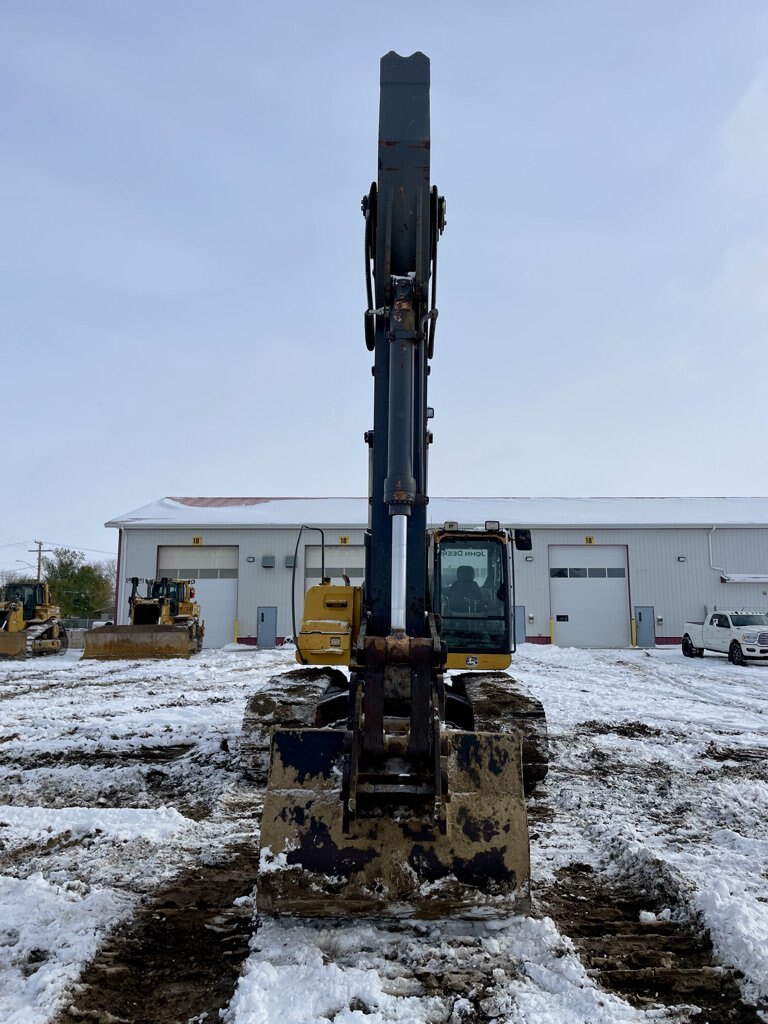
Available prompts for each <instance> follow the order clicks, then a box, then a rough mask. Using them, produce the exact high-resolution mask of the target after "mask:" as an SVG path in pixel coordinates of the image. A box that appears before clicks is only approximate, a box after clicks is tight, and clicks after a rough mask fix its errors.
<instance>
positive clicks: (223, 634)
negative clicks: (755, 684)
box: [106, 498, 768, 647]
mask: <svg viewBox="0 0 768 1024" xmlns="http://www.w3.org/2000/svg"><path fill="white" fill-rule="evenodd" d="M367 509H368V502H367V499H365V498H161V499H160V500H159V501H156V502H153V503H152V504H150V505H147V506H145V507H144V508H140V509H137V510H136V511H134V512H129V513H127V514H125V515H122V516H118V517H117V518H116V519H112V520H110V522H108V523H107V524H106V525H107V526H113V527H116V528H117V529H118V530H119V531H120V543H119V549H118V580H119V586H118V595H117V610H116V615H117V618H116V621H117V622H119V623H123V622H125V621H127V612H128V593H129V586H128V585H127V583H126V581H127V579H128V578H130V577H131V576H139V577H142V578H148V577H162V576H168V577H174V578H182V579H195V580H196V581H197V582H196V591H197V598H198V600H199V602H200V605H201V607H202V612H203V618H204V620H205V626H206V646H208V647H221V646H223V645H224V644H226V643H230V642H232V640H234V639H236V638H237V639H238V640H240V641H241V642H245V643H255V642H256V640H257V638H258V642H259V643H260V644H262V645H263V646H273V645H274V644H275V642H277V643H280V642H281V641H282V638H284V637H286V636H292V635H293V634H294V623H293V620H292V581H293V579H294V569H293V562H294V552H295V551H296V541H297V537H298V531H299V528H300V527H301V526H302V525H306V526H308V527H311V528H312V529H308V530H305V531H304V533H303V534H302V537H301V543H300V546H299V549H298V554H297V559H296V570H295V583H293V586H294V588H295V596H296V601H295V603H296V615H297V619H300V616H301V604H302V594H303V592H304V589H305V588H306V587H308V586H311V585H312V584H313V583H315V582H317V581H318V580H319V578H320V576H321V573H322V570H321V539H322V540H324V557H325V575H326V576H330V577H332V578H333V579H334V581H335V582H340V581H341V577H342V576H343V575H346V576H348V577H349V578H350V579H351V581H352V582H353V583H359V582H361V581H362V578H363V571H364V570H363V565H364V557H363V536H364V531H365V524H366V522H367ZM429 520H430V522H431V523H432V524H434V525H440V524H442V523H444V522H446V521H457V522H458V523H459V524H460V525H461V526H463V527H468V526H482V524H483V523H484V522H485V521H486V520H498V521H499V522H500V523H501V524H502V525H504V526H508V527H513V528H514V527H518V528H519V527H523V528H527V529H530V530H531V534H532V540H533V550H532V551H529V552H517V553H516V556H515V567H516V589H515V605H516V616H515V624H516V625H515V628H516V634H517V638H518V642H521V641H523V640H527V641H528V642H533V643H555V644H558V645H560V646H573V647H628V646H630V645H632V644H633V643H635V644H637V645H638V646H653V645H654V644H670V643H678V642H679V640H680V636H681V630H682V625H683V622H684V621H686V620H687V619H696V618H701V617H702V616H703V614H704V612H705V609H712V608H714V607H719V608H723V609H725V608H749V609H757V610H767V609H768V498H432V499H431V500H430V504H429ZM320 531H322V538H321V533H320Z"/></svg>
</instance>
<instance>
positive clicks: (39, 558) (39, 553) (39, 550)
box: [27, 540, 53, 583]
mask: <svg viewBox="0 0 768 1024" xmlns="http://www.w3.org/2000/svg"><path fill="white" fill-rule="evenodd" d="M44 543H45V541H42V540H36V541H35V544H37V582H38V583H41V582H42V579H43V544H44ZM27 550H28V551H29V553H30V554H31V555H34V553H35V552H34V550H33V549H32V548H27ZM52 550H53V549H52V548H45V553H46V554H48V552H49V551H52Z"/></svg>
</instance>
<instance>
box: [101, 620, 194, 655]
mask: <svg viewBox="0 0 768 1024" xmlns="http://www.w3.org/2000/svg"><path fill="white" fill-rule="evenodd" d="M196 652H197V642H196V641H195V640H192V639H191V638H190V635H189V631H188V630H187V629H186V627H180V626H99V627H98V628H96V629H89V630H88V632H87V633H86V634H85V638H84V644H83V658H94V659H98V660H101V661H117V660H119V659H124V660H132V659H134V658H188V657H189V656H190V655H191V654H195V653H196Z"/></svg>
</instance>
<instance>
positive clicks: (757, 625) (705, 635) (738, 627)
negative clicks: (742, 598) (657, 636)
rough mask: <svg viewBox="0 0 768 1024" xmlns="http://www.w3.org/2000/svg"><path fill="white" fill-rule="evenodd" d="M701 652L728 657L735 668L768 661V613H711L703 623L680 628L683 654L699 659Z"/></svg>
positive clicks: (693, 623) (687, 623) (687, 624)
mask: <svg viewBox="0 0 768 1024" xmlns="http://www.w3.org/2000/svg"><path fill="white" fill-rule="evenodd" d="M704 651H717V652H718V653H720V654H727V655H728V660H729V661H732V662H733V664H734V665H746V663H747V662H748V661H752V660H754V661H768V614H766V613H765V612H711V613H710V614H709V615H707V617H706V619H705V620H704V622H686V624H685V625H684V626H683V654H684V655H685V656H686V658H702V657H703V656H704Z"/></svg>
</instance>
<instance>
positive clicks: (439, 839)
mask: <svg viewBox="0 0 768 1024" xmlns="http://www.w3.org/2000/svg"><path fill="white" fill-rule="evenodd" d="M350 740H351V735H350V734H348V733H346V732H345V731H343V730H331V729H285V730H279V731H275V733H274V734H273V738H272V751H271V765H270V773H269V782H268V786H267V793H266V796H265V801H264V813H263V817H262V826H261V850H260V858H259V883H258V894H257V906H258V908H259V910H260V911H261V912H263V913H266V914H298V915H301V916H308V917H337V916H346V915H360V916H365V917H398V918H400V917H421V918H435V917H444V916H459V917H482V916H488V915H498V914H499V913H504V914H507V913H513V912H514V913H521V912H522V913H525V912H527V911H528V910H529V909H530V854H529V847H528V826H527V818H526V810H525V800H524V796H523V783H522V767H521V739H520V735H519V734H518V733H509V734H503V735H502V734H498V733H475V732H458V731H450V732H449V731H447V732H444V733H443V752H444V753H445V754H447V759H446V763H447V782H448V787H447V788H448V792H447V795H446V797H445V803H444V809H445V814H444V819H443V821H442V822H440V821H439V820H435V819H433V818H432V817H431V816H421V817H420V816H417V815H415V814H414V813H413V812H412V811H411V812H408V811H406V810H402V811H401V812H399V813H396V814H393V813H392V811H391V808H388V809H386V810H382V811H381V813H380V814H378V815H369V816H366V817H360V818H357V819H356V820H350V821H345V813H344V796H343V790H342V785H343V782H342V780H343V778H344V772H345V767H346V764H345V762H346V760H347V754H346V751H347V750H348V749H349V741H350Z"/></svg>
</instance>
